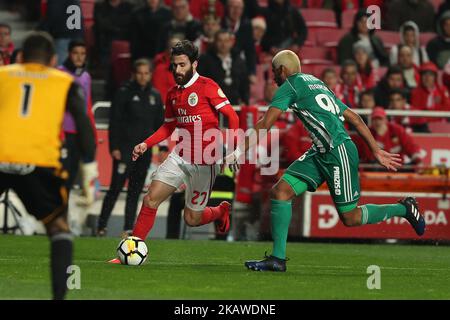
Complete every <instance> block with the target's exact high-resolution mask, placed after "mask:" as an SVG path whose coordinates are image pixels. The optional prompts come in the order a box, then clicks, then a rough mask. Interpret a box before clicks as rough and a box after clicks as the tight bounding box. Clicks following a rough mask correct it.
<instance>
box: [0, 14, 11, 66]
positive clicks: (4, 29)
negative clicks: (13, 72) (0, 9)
mask: <svg viewBox="0 0 450 320" xmlns="http://www.w3.org/2000/svg"><path fill="white" fill-rule="evenodd" d="M13 52H14V43H13V42H12V40H11V26H10V25H9V24H6V23H0V53H2V58H3V64H4V65H7V64H10V63H11V56H12V54H13Z"/></svg>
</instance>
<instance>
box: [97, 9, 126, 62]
mask: <svg viewBox="0 0 450 320" xmlns="http://www.w3.org/2000/svg"><path fill="white" fill-rule="evenodd" d="M132 10H133V6H132V5H131V4H130V3H128V2H127V1H124V0H104V1H102V2H97V3H96V4H95V9H94V33H95V49H96V50H97V57H98V58H99V59H100V62H101V63H102V64H103V65H108V64H109V63H110V55H111V43H112V41H114V40H127V39H128V37H129V31H130V23H131V13H132Z"/></svg>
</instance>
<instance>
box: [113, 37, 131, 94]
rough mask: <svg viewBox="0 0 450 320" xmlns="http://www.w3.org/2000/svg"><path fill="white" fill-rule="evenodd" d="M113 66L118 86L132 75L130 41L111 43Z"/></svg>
mask: <svg viewBox="0 0 450 320" xmlns="http://www.w3.org/2000/svg"><path fill="white" fill-rule="evenodd" d="M111 68H112V77H113V81H114V85H115V87H116V88H117V87H118V86H119V85H120V84H121V83H122V82H123V81H125V80H128V79H129V78H130V75H131V53H130V43H129V42H128V41H113V42H112V44H111Z"/></svg>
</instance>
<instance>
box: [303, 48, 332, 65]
mask: <svg viewBox="0 0 450 320" xmlns="http://www.w3.org/2000/svg"><path fill="white" fill-rule="evenodd" d="M297 54H298V56H299V57H300V61H301V62H302V64H327V65H328V64H333V61H332V60H331V53H330V50H329V49H328V48H324V47H303V48H301V49H300V50H299V51H298V52H297Z"/></svg>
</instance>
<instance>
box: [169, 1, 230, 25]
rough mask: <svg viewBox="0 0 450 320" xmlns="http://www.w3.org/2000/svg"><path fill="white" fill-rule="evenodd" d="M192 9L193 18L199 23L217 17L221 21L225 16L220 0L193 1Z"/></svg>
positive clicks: (191, 3)
mask: <svg viewBox="0 0 450 320" xmlns="http://www.w3.org/2000/svg"><path fill="white" fill-rule="evenodd" d="M172 2H173V1H172ZM190 9H191V14H192V16H193V17H194V18H195V19H197V20H199V21H201V20H203V19H205V17H207V16H216V17H218V18H219V19H221V18H223V16H224V14H225V8H224V5H223V3H222V1H219V0H216V1H211V0H195V1H192V0H191V1H190Z"/></svg>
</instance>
